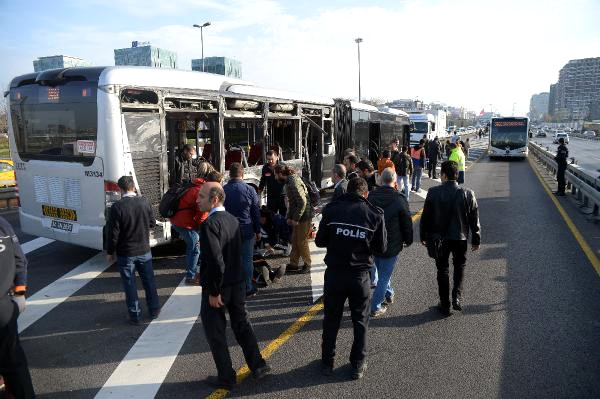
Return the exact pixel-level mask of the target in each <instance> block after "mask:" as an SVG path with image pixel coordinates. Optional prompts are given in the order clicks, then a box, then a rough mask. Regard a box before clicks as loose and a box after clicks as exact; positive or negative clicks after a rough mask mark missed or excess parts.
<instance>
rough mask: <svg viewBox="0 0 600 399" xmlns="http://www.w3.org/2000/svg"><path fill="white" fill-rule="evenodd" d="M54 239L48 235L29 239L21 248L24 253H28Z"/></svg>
mask: <svg viewBox="0 0 600 399" xmlns="http://www.w3.org/2000/svg"><path fill="white" fill-rule="evenodd" d="M53 242H54V240H53V239H51V238H46V237H38V238H35V239H33V240H31V241H27V242H26V243H24V244H21V249H22V250H23V253H24V254H25V255H27V254H28V253H30V252H32V251H35V250H36V249H40V248H41V247H43V246H45V245H48V244H51V243H53Z"/></svg>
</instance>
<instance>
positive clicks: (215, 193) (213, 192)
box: [208, 186, 225, 204]
mask: <svg viewBox="0 0 600 399" xmlns="http://www.w3.org/2000/svg"><path fill="white" fill-rule="evenodd" d="M215 197H216V198H217V199H218V201H219V202H218V203H219V204H222V203H224V202H225V190H223V187H221V186H215V187H211V188H210V190H208V200H209V201H211V202H212V200H213V198H215Z"/></svg>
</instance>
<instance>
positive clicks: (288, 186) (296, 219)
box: [275, 165, 313, 278]
mask: <svg viewBox="0 0 600 399" xmlns="http://www.w3.org/2000/svg"><path fill="white" fill-rule="evenodd" d="M275 177H276V178H277V180H279V181H280V182H281V183H285V187H284V190H285V194H286V196H287V199H288V213H287V223H288V225H290V226H293V228H294V230H293V232H292V251H291V253H290V263H289V264H287V265H284V266H281V267H280V268H279V270H278V271H277V277H278V278H281V277H282V276H283V275H284V274H285V272H286V270H292V271H297V272H301V273H309V272H310V267H311V263H312V262H311V258H310V250H309V248H308V232H309V231H310V227H311V226H310V224H311V222H312V217H313V209H312V206H311V205H310V198H309V197H308V189H307V188H306V186H305V185H304V182H302V179H301V178H300V176H298V175H297V174H296V172H295V171H294V169H292V168H291V167H289V166H288V165H277V166H275ZM300 258H302V260H303V261H304V266H303V267H302V268H301V267H300Z"/></svg>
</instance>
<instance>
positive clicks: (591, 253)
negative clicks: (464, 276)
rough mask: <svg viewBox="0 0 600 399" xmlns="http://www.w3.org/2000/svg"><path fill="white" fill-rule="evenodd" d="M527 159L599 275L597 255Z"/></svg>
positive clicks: (599, 265)
mask: <svg viewBox="0 0 600 399" xmlns="http://www.w3.org/2000/svg"><path fill="white" fill-rule="evenodd" d="M527 161H528V162H529V166H531V169H533V172H534V173H535V175H536V176H537V178H538V180H539V181H540V183H541V184H542V187H543V188H544V191H546V194H548V196H549V197H550V199H551V200H552V202H553V203H554V206H556V209H558V213H559V214H560V216H562V218H563V220H564V221H565V223H566V224H567V227H569V230H570V231H571V234H573V237H575V240H577V243H578V244H579V246H580V247H581V249H582V250H583V253H585V256H586V257H587V258H588V260H589V261H590V263H591V264H592V266H593V267H594V269H595V270H596V274H597V275H598V276H600V260H598V257H597V256H596V254H595V253H594V250H593V249H592V248H591V247H590V246H589V244H588V243H587V241H586V240H585V238H583V235H582V234H581V232H580V231H579V229H578V228H577V226H575V223H573V220H571V218H570V217H569V215H568V214H567V212H566V211H565V208H563V206H562V205H561V203H560V201H559V200H558V198H556V196H555V195H554V194H553V193H552V191H551V190H550V188H549V187H548V184H546V182H544V179H543V177H542V175H541V174H540V172H539V171H538V170H537V168H536V167H535V165H534V164H533V161H532V160H531V158H529V157H528V158H527Z"/></svg>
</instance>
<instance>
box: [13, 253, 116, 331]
mask: <svg viewBox="0 0 600 399" xmlns="http://www.w3.org/2000/svg"><path fill="white" fill-rule="evenodd" d="M108 266H109V265H108V264H107V263H106V253H104V252H100V253H99V254H98V255H96V256H93V257H92V258H90V259H88V260H87V261H85V262H84V263H82V264H81V265H79V266H77V267H76V268H75V269H73V270H71V271H70V272H68V273H67V274H65V275H64V276H62V277H61V278H59V279H58V280H56V281H54V282H53V283H52V284H49V285H48V286H46V287H44V288H42V289H41V290H39V291H38V292H36V293H35V294H33V295H32V296H30V297H28V298H27V307H26V308H25V311H24V312H23V313H22V314H21V315H19V322H18V324H19V333H22V332H23V331H25V330H26V329H27V328H28V327H29V326H31V325H32V324H33V323H35V322H36V321H38V320H39V319H41V318H42V317H43V316H44V315H45V314H46V313H48V312H50V311H51V310H52V309H54V308H55V307H56V306H58V305H60V304H61V303H63V302H64V301H65V300H67V298H69V297H70V296H71V295H73V294H74V293H75V292H77V291H78V290H80V289H81V288H82V287H84V286H85V285H86V284H87V283H89V282H90V281H92V280H93V279H94V278H96V277H97V276H98V275H99V274H100V273H102V272H103V271H104V270H106V269H107V268H108Z"/></svg>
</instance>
